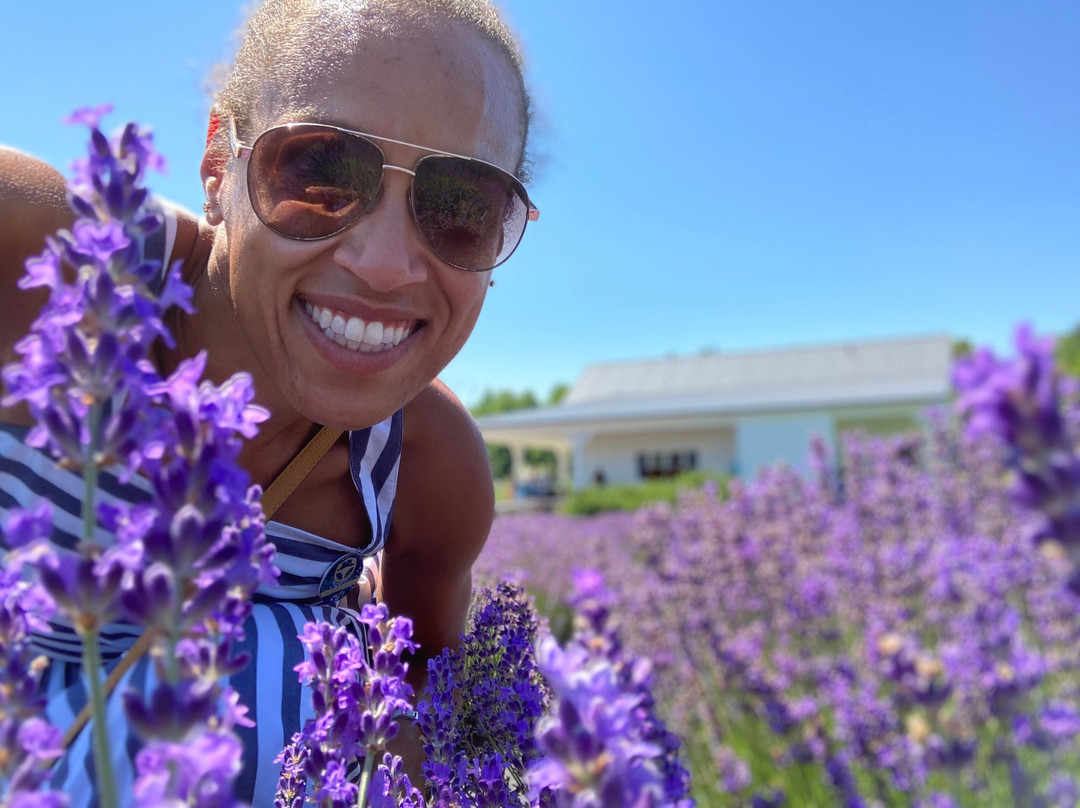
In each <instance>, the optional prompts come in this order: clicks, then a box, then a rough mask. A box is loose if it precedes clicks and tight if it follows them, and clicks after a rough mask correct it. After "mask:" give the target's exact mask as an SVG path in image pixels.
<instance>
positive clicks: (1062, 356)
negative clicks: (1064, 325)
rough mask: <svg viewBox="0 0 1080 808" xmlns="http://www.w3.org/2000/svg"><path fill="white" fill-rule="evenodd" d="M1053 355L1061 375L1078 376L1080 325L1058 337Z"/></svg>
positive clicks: (1079, 373)
mask: <svg viewBox="0 0 1080 808" xmlns="http://www.w3.org/2000/svg"><path fill="white" fill-rule="evenodd" d="M1054 354H1055V358H1056V359H1057V365H1058V367H1059V368H1060V369H1061V372H1062V373H1067V374H1069V375H1070V376H1080V324H1078V325H1077V326H1076V327H1075V328H1073V330H1072V331H1070V332H1068V333H1067V334H1063V335H1062V336H1060V337H1058V340H1057V346H1056V348H1055V350H1054Z"/></svg>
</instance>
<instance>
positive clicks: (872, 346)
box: [478, 334, 952, 435]
mask: <svg viewBox="0 0 1080 808" xmlns="http://www.w3.org/2000/svg"><path fill="white" fill-rule="evenodd" d="M951 366H952V340H951V338H950V337H949V336H948V335H944V334H935V335H929V336H922V337H912V338H907V339H891V340H884V339H883V340H874V341H865V342H844V343H835V344H829V345H811V346H795V347H789V348H780V349H772V350H758V351H746V352H739V353H714V354H702V355H699V356H684V357H668V358H663V359H647V360H638V361H632V362H608V363H599V364H594V365H589V366H588V367H586V368H585V370H584V371H583V372H582V374H581V376H580V378H579V379H578V381H577V383H575V384H574V386H573V387H572V388H571V390H570V392H569V393H567V395H566V397H565V398H564V399H563V401H562V403H561V404H559V405H557V406H555V407H545V408H542V409H535V410H519V411H516V412H508V413H501V414H498V415H491V416H486V417H484V418H480V419H478V420H479V423H480V427H481V429H482V430H483V431H484V432H485V435H486V434H487V433H488V432H489V431H499V432H502V430H504V429H507V430H511V431H518V430H521V429H529V428H530V427H532V428H537V427H540V428H543V427H548V428H551V427H556V428H557V427H558V426H560V425H561V426H563V427H567V426H571V425H579V424H585V423H589V422H597V421H606V420H619V421H622V420H626V419H630V420H637V419H661V418H665V419H666V418H687V417H694V416H704V415H710V414H711V415H721V414H728V415H734V414H737V413H745V412H755V413H764V412H770V411H783V410H793V409H812V408H834V407H847V406H867V405H870V406H873V405H888V404H892V403H896V404H900V403H904V404H908V403H913V404H914V403H923V402H931V401H941V400H944V399H945V398H946V397H947V396H948V394H949V390H950V381H949V378H950V369H951Z"/></svg>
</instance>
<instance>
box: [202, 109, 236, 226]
mask: <svg viewBox="0 0 1080 808" xmlns="http://www.w3.org/2000/svg"><path fill="white" fill-rule="evenodd" d="M228 161H229V143H228V138H227V137H226V136H225V133H224V131H222V129H221V126H220V121H219V120H218V116H217V111H216V110H214V109H211V110H210V125H209V127H208V128H207V132H206V151H204V152H203V158H202V163H201V164H200V166H199V174H200V175H201V176H202V184H203V193H204V194H205V195H206V202H205V204H204V205H203V210H204V211H205V212H206V220H207V221H208V222H209V223H210V224H212V225H217V224H221V222H222V221H223V216H222V212H221V184H222V180H223V178H224V176H225V165H226V164H227V163H228Z"/></svg>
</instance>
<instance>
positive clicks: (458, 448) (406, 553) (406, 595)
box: [379, 381, 495, 785]
mask: <svg viewBox="0 0 1080 808" xmlns="http://www.w3.org/2000/svg"><path fill="white" fill-rule="evenodd" d="M494 513H495V492H494V486H493V484H492V480H491V467H490V465H489V463H488V456H487V451H486V449H485V448H484V441H483V439H482V437H481V436H480V431H479V430H478V429H477V427H476V424H475V422H474V421H473V419H472V416H471V415H470V414H469V412H468V410H466V409H465V407H464V406H463V405H462V404H461V402H460V401H458V400H457V398H456V397H455V396H454V395H453V394H452V393H451V392H450V391H449V390H448V389H447V388H446V387H445V386H444V385H442V384H441V383H440V382H438V381H436V382H434V383H432V384H431V385H430V386H429V387H428V388H427V389H426V390H424V391H423V392H422V393H420V395H418V396H417V397H416V398H415V399H414V400H413V401H412V402H411V403H410V404H408V405H407V406H406V407H405V412H404V445H403V446H402V452H401V469H400V473H399V476H398V491H397V496H396V501H395V504H394V520H393V526H392V528H391V532H390V538H389V541H388V542H387V545H386V549H385V550H384V551H383V558H382V565H381V568H380V578H381V580H380V585H379V588H380V592H379V599H380V600H382V601H383V602H385V603H386V605H387V606H388V607H389V609H390V613H391V614H392V615H397V614H401V615H405V616H407V617H410V618H412V620H413V628H414V638H415V640H416V641H417V642H418V643H419V644H420V651H419V653H418V654H417V655H416V656H415V657H413V658H412V659H411V660H410V661H409V674H408V679H409V682H410V684H412V686H413V688H414V689H415V690H416V692H417V701H419V700H420V697H421V690H422V686H423V684H424V682H425V681H426V680H427V660H428V659H429V658H430V657H432V656H437V655H438V654H439V653H440V652H441V651H442V649H443V648H445V647H457V645H458V642H459V639H460V636H461V633H462V632H463V631H464V629H465V618H466V615H467V613H468V609H469V603H470V600H471V597H472V565H473V562H474V561H475V560H476V557H477V556H478V555H479V554H480V550H481V549H482V548H483V546H484V542H485V541H486V540H487V536H488V531H489V530H490V529H491V522H492V519H493V518H494ZM402 724H403V726H402V730H403V731H402V735H401V736H399V739H400V743H397V744H395V746H396V747H397V748H396V750H395V751H397V753H398V754H402V755H403V756H405V757H406V760H407V762H408V766H407V769H408V771H409V774H410V777H414V783H416V784H418V785H419V784H420V782H422V781H420V780H418V779H416V778H415V775H417V774H418V772H419V754H418V753H419V745H418V744H419V742H418V739H417V738H416V737H415V734H414V733H413V732H410V730H413V728H412V727H411V726H408V722H402Z"/></svg>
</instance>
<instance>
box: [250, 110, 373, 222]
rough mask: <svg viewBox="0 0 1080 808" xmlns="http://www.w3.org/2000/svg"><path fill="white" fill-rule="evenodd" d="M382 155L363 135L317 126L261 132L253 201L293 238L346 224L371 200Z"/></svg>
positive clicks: (253, 163)
mask: <svg viewBox="0 0 1080 808" xmlns="http://www.w3.org/2000/svg"><path fill="white" fill-rule="evenodd" d="M382 164H383V155H382V152H381V151H380V150H379V147H378V146H376V145H375V144H374V143H372V142H371V141H370V140H367V139H366V138H362V137H358V136H356V135H351V134H348V133H345V132H341V131H339V130H337V129H333V128H331V127H327V126H321V125H318V124H293V125H290V126H282V127H277V128H275V129H269V130H267V131H266V132H264V133H263V134H262V135H261V136H260V137H259V139H258V140H256V141H255V145H254V150H253V152H252V160H251V163H250V165H249V167H248V189H249V193H250V196H251V204H252V207H253V208H254V209H255V213H256V215H257V216H258V217H259V219H260V220H261V221H262V222H263V223H264V224H265V225H266V226H267V227H269V228H270V229H272V230H276V231H277V232H278V233H281V234H282V235H285V236H289V237H290V238H297V239H319V238H326V237H327V236H330V235H333V234H334V233H338V232H340V231H342V230H344V229H345V228H346V227H349V226H350V225H351V224H353V222H355V221H356V220H357V219H359V218H360V217H361V216H362V215H363V214H364V212H365V211H367V210H368V208H369V207H370V206H371V204H372V202H374V200H375V197H376V196H377V195H378V192H379V183H380V181H381V177H382Z"/></svg>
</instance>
